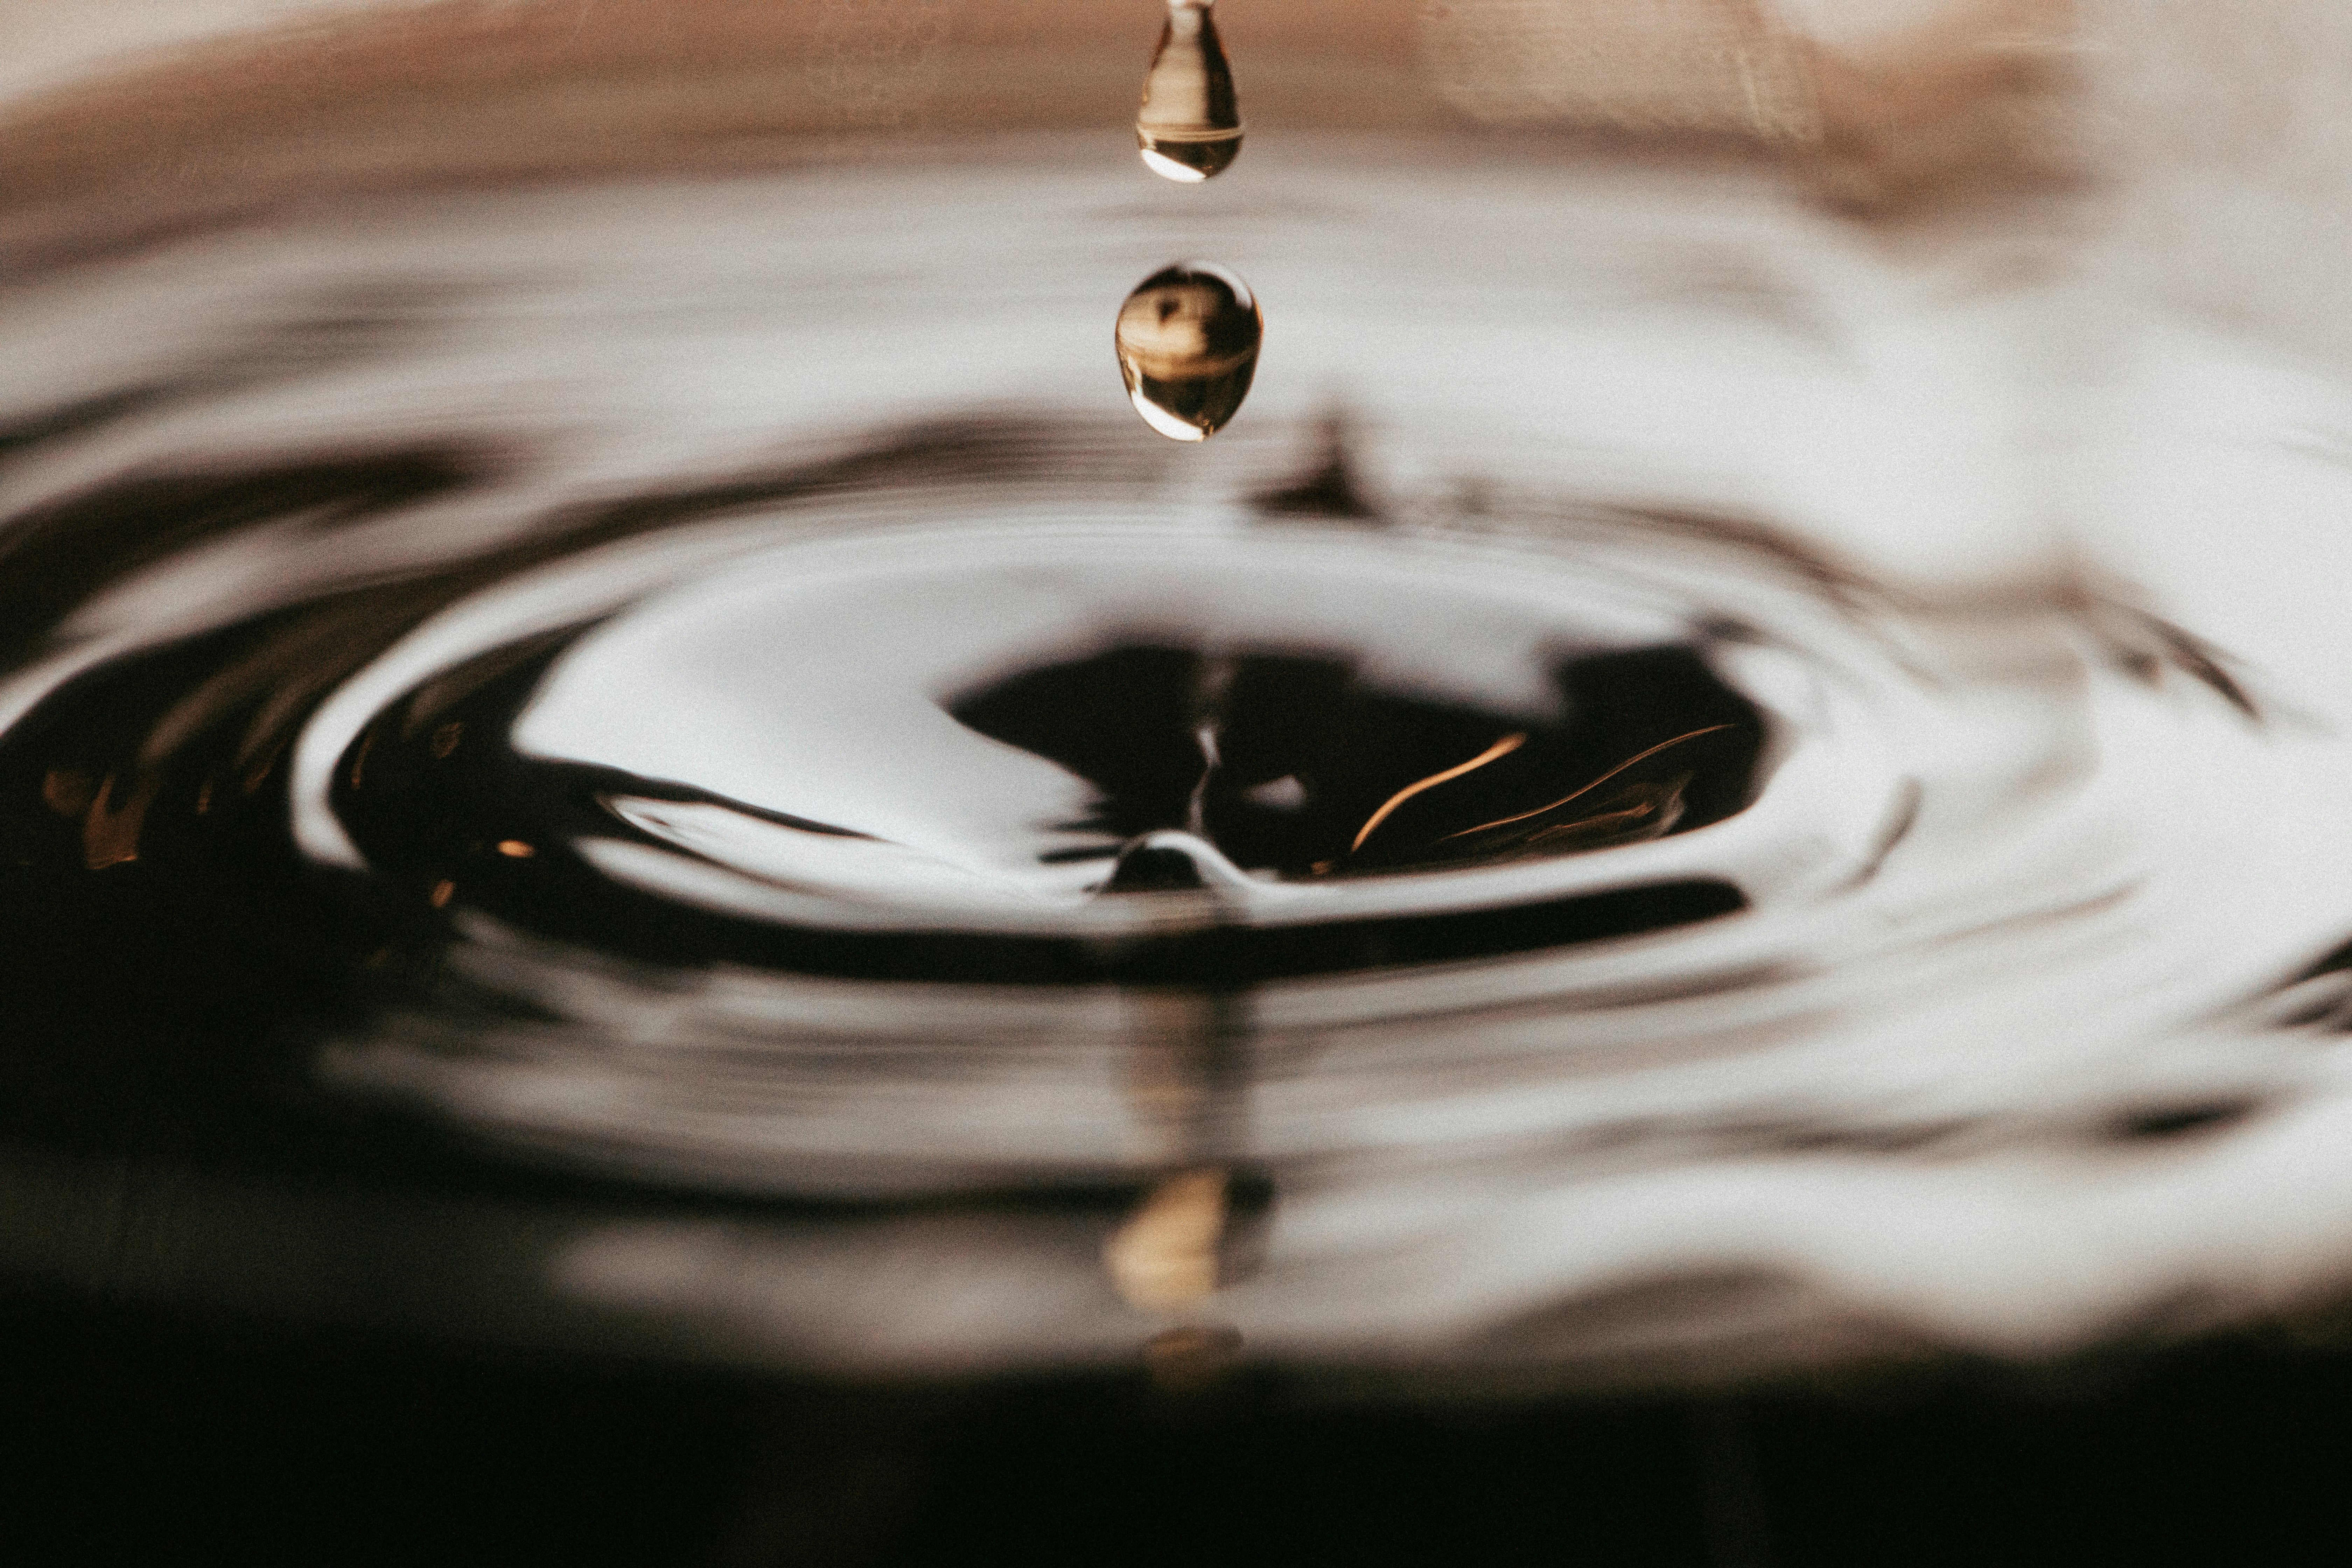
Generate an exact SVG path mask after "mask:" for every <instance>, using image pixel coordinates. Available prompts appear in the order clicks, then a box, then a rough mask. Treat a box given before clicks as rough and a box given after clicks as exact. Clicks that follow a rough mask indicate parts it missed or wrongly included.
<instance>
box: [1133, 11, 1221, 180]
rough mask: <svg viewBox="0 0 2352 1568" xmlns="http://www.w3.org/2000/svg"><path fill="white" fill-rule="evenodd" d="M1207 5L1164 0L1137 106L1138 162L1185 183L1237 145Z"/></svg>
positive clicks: (1216, 169) (1213, 167) (1213, 170)
mask: <svg viewBox="0 0 2352 1568" xmlns="http://www.w3.org/2000/svg"><path fill="white" fill-rule="evenodd" d="M1209 10H1210V0H1170V4H1169V6H1168V25H1167V26H1165V27H1164V28H1162V29H1161V30H1160V47H1159V48H1158V49H1157V50H1155V51H1154V52H1153V54H1152V57H1151V69H1150V71H1149V72H1148V73H1147V74H1146V75H1145V76H1144V79H1143V102H1142V105H1141V106H1140V107H1139V108H1138V109H1137V110H1136V114H1135V140H1136V144H1137V145H1138V146H1139V147H1140V148H1141V149H1142V151H1143V166H1144V167H1145V168H1147V169H1149V170H1150V171H1151V172H1152V173H1153V174H1158V175H1160V177H1161V178H1163V179H1169V180H1174V181H1177V182H1178V183H1180V184H1199V183H1200V182H1201V181H1202V180H1206V179H1212V178H1214V177H1215V176H1216V175H1218V174H1223V173H1224V172H1225V170H1226V169H1228V168H1230V167H1232V165H1233V162H1234V158H1236V157H1238V156H1239V155H1240V153H1241V150H1242V116H1241V109H1240V106H1239V105H1237V104H1236V103H1235V102H1234V73H1233V71H1232V69H1231V68H1229V67H1227V65H1226V64H1225V51H1224V48H1223V46H1222V45H1221V44H1219V43H1218V41H1217V24H1216V20H1215V18H1213V16H1210V14H1209Z"/></svg>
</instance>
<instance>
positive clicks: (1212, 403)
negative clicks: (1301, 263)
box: [1116, 261, 1265, 441]
mask: <svg viewBox="0 0 2352 1568" xmlns="http://www.w3.org/2000/svg"><path fill="white" fill-rule="evenodd" d="M1264 336H1265V318H1264V317H1263V316H1262V315H1261V314H1260V313H1259V311H1258V308H1257V300H1256V299H1255V297H1254V296H1252V294H1251V293H1250V289H1249V285H1248V284H1246V283H1244V282H1243V281H1242V280H1241V279H1239V278H1238V277H1236V276H1234V274H1233V273H1231V272H1228V271H1226V270H1225V269H1224V268H1222V267H1213V266H1210V265H1209V264H1208V263H1206V262H1200V261H1192V262H1181V263H1179V264H1177V265H1175V266H1172V267H1164V268H1160V270H1159V271H1157V272H1155V273H1153V274H1152V275H1151V276H1150V277H1149V278H1147V279H1144V280H1143V281H1142V282H1140V283H1139V284H1137V285H1136V287H1135V291H1134V292H1133V293H1131V294H1129V296H1128V297H1127V300H1126V302H1125V303H1123V304H1122V305H1120V306H1119V308H1118V330H1117V333H1116V338H1117V342H1118V369H1119V374H1120V376H1121V377H1122V378H1123V379H1124V380H1125V381H1126V383H1127V395H1128V397H1129V399H1130V400H1131V401H1132V402H1133V403H1134V404H1135V411H1136V412H1137V413H1138V414H1140V415H1142V416H1143V422H1144V423H1145V424H1147V425H1149V426H1151V427H1152V428H1153V429H1154V430H1157V431H1159V432H1160V434H1161V435H1162V436H1165V437H1169V438H1170V439H1171V440H1176V441H1205V440H1207V439H1208V438H1209V437H1212V436H1213V435H1215V434H1216V433H1217V432H1218V431H1219V430H1221V429H1223V427H1224V426H1225V425H1226V423H1227V422H1228V421H1230V420H1231V419H1232V418H1233V416H1234V415H1235V414H1236V413H1238V412H1240V410H1241V405H1242V400H1243V399H1244V398H1245V397H1247V396H1248V395H1249V389H1250V378H1251V377H1252V376H1254V375H1255V374H1257V353H1258V345H1259V343H1260V342H1261V341H1262V340H1263V338H1264Z"/></svg>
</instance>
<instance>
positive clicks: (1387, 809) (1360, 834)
mask: <svg viewBox="0 0 2352 1568" xmlns="http://www.w3.org/2000/svg"><path fill="white" fill-rule="evenodd" d="M1718 728H1720V726H1718ZM1527 740H1528V738H1527V736H1526V735H1525V734H1524V733H1520V734H1513V735H1506V736H1504V737H1503V738H1502V739H1501V740H1499V741H1497V742H1495V743H1494V744H1493V745H1491V746H1489V747H1487V748H1486V750H1485V751H1483V752H1479V753H1478V754H1477V755H1476V756H1475V757H1473V758H1471V759H1470V760H1469V761H1468V762H1466V763H1457V764H1455V765H1454V766H1453V767H1450V768H1447V769H1446V770H1445V771H1444V773H1432V774H1430V775H1429V776H1428V777H1427V778H1425V779H1422V780H1419V781H1417V782H1416V783H1413V784H1407V785H1405V786H1404V788H1402V789H1401V790H1399V791H1397V792H1396V794H1394V795H1391V796H1389V797H1388V799H1386V800H1385V801H1382V802H1381V808H1380V810H1378V811H1376V812H1374V813H1372V815H1371V816H1370V818H1369V819H1368V820H1367V821H1366V822H1365V823H1364V826H1361V827H1360V828H1358V829H1357V830H1356V841H1355V842H1354V843H1352V844H1350V845H1349V846H1348V853H1349V854H1350V855H1352V854H1354V853H1355V852H1356V851H1357V850H1359V849H1361V848H1362V847H1364V840H1365V839H1367V838H1370V837H1371V836H1372V829H1373V828H1375V827H1378V826H1380V825H1381V823H1383V822H1385V821H1387V820H1388V816H1389V813H1391V812H1392V811H1394V810H1395V809H1396V808H1397V807H1398V806H1401V805H1403V804H1404V803H1405V802H1406V801H1409V800H1411V799H1412V797H1413V796H1414V795H1419V794H1420V793H1421V792H1422V791H1423V790H1426V789H1435V788H1436V787H1437V786H1438V785H1439V784H1444V783H1447V782H1448V781H1450V780H1453V779H1458V778H1460V777H1461V776H1462V775H1463V774H1464V773H1469V772H1470V771H1471V770H1473V769H1475V768H1483V767H1485V766H1486V764H1487V763H1491V762H1493V761H1494V760H1495V759H1496V758H1497V757H1504V756H1508V755H1509V754H1510V753H1511V752H1516V751H1517V750H1518V749H1519V748H1520V747H1521V746H1523V745H1525V744H1527ZM1636 760H1638V759H1636ZM1632 765H1633V764H1632V763H1627V764H1626V766H1627V767H1631V766H1632ZM1620 771H1621V772H1622V769H1621V770H1620ZM1591 787H1592V786H1591V784H1587V785H1585V789H1590V788H1591ZM1583 793H1584V791H1583V790H1579V791H1578V792H1577V794H1578V795H1581V794H1583ZM1569 798H1570V800H1573V799H1575V798H1576V796H1575V795H1570V797H1569Z"/></svg>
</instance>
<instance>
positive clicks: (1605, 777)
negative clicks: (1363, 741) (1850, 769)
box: [1357, 724, 1731, 844]
mask: <svg viewBox="0 0 2352 1568" xmlns="http://www.w3.org/2000/svg"><path fill="white" fill-rule="evenodd" d="M1730 728H1731V726H1730V725H1728V724H1709V725H1708V726H1707V727H1706V729H1704V730H1693V731H1690V732H1689V733H1688V734H1686V735H1676V736H1675V738H1674V739H1673V740H1671V741H1661V742H1658V743H1657V744H1656V745H1654V746H1652V747H1651V748H1650V749H1649V750H1648V751H1646V752H1636V753H1635V754H1634V755H1633V756H1630V757H1628V758H1626V759H1625V760H1624V761H1623V762H1622V763H1618V764H1617V765H1616V766H1615V767H1613V768H1611V769H1610V770H1609V771H1608V772H1607V773H1602V774H1601V776H1600V777H1599V778H1597V779H1594V780H1593V781H1592V782H1591V784H1586V785H1585V786H1584V787H1583V788H1582V789H1580V790H1577V791H1575V792H1574V793H1572V794H1570V795H1561V796H1560V797H1559V799H1558V800H1556V801H1553V802H1552V803H1551V805H1539V806H1538V807H1536V808H1535V809H1534V810H1533V811H1523V812H1521V813H1519V814H1518V815H1517V816H1498V817H1496V819H1495V820H1494V821H1492V822H1482V823H1480V824H1479V825H1478V826H1475V827H1465V828H1464V829H1463V830H1462V831H1461V832H1460V833H1449V834H1447V835H1446V836H1445V837H1446V838H1460V837H1464V836H1465V835H1466V834H1472V833H1484V832H1486V829H1488V828H1490V827H1506V826H1509V825H1510V824H1512V823H1514V822H1525V821H1526V820H1527V819H1528V817H1530V816H1542V815H1543V814H1544V813H1545V812H1547V811H1556V810H1558V809H1559V807H1561V806H1563V805H1567V804H1568V803H1569V802H1570V801H1571V800H1574V799H1575V798H1576V797H1577V796H1578V795H1590V794H1591V793H1592V792H1593V791H1594V790H1597V789H1599V788H1600V787H1601V785H1602V784H1607V783H1608V782H1609V781H1610V780H1611V779H1613V778H1615V777H1616V776H1617V775H1618V774H1619V773H1623V772H1624V771H1625V770H1626V769H1627V768H1630V767H1632V766H1633V764H1634V763H1640V762H1646V761H1647V760H1648V759H1650V758H1652V757H1654V756H1656V755H1657V754H1658V753H1659V752H1663V751H1665V750H1666V749H1668V748H1669V747H1673V746H1679V745H1681V744H1682V743H1683V742H1685V741H1696V740H1697V739H1698V738H1699V737H1700V736H1701V735H1712V734H1714V733H1715V732H1716V731H1717V730H1728V729H1730ZM1416 787H1418V786H1416ZM1391 804H1393V803H1391ZM1382 809H1383V810H1385V809H1386V807H1383V808H1382ZM1376 820H1377V819H1376ZM1365 831H1366V832H1370V828H1367V829H1366V830H1365ZM1444 841H1445V840H1444V839H1443V838H1441V839H1439V840H1438V842H1439V843H1441V844H1442V843H1444ZM1357 842H1358V843H1362V842H1363V840H1362V839H1360V838H1359V839H1358V840H1357Z"/></svg>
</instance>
